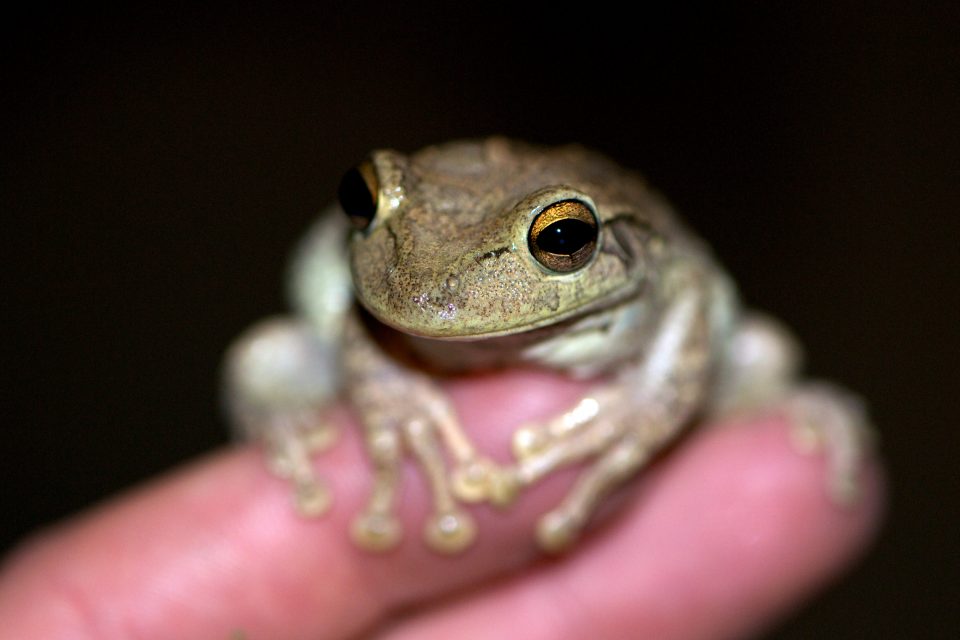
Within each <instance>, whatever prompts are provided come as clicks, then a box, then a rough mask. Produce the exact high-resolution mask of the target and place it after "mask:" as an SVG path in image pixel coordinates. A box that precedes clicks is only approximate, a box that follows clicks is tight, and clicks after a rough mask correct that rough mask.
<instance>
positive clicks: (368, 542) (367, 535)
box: [350, 513, 403, 551]
mask: <svg viewBox="0 0 960 640" xmlns="http://www.w3.org/2000/svg"><path fill="white" fill-rule="evenodd" d="M350 535H351V537H352V538H353V541H354V542H355V543H356V544H357V545H358V546H359V547H361V548H363V549H366V550H368V551H389V550H390V549H393V548H394V547H396V546H397V545H398V544H400V540H401V539H402V538H403V528H402V527H401V525H400V521H399V520H397V518H395V517H393V516H392V515H390V514H384V513H363V514H361V515H359V516H357V518H356V519H355V520H354V521H353V526H352V527H351V529H350Z"/></svg>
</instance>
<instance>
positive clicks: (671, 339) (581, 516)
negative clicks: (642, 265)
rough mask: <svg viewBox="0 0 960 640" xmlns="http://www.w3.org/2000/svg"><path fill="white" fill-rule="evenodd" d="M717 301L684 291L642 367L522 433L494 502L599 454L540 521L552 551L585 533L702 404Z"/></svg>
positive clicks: (668, 312)
mask: <svg viewBox="0 0 960 640" xmlns="http://www.w3.org/2000/svg"><path fill="white" fill-rule="evenodd" d="M713 329H714V327H713V326H712V323H711V318H710V314H709V299H708V296H707V295H705V294H704V291H703V288H702V287H689V288H686V289H681V291H680V292H679V293H678V294H677V295H676V296H675V298H674V300H673V302H672V303H671V304H670V305H669V307H668V308H667V309H666V311H665V313H664V315H663V316H662V319H661V321H660V323H659V328H658V329H657V331H656V334H655V337H654V338H653V340H652V341H651V343H650V344H649V347H648V349H647V350H646V352H645V353H644V354H643V358H642V359H641V361H640V362H638V363H637V364H635V365H632V366H628V367H626V368H625V369H624V370H623V371H621V372H620V373H619V374H618V375H617V377H616V378H615V379H614V380H612V381H611V382H609V383H607V384H606V385H605V386H602V387H599V388H598V389H596V390H595V391H594V392H593V393H591V394H589V395H588V396H587V397H585V398H584V399H582V400H581V402H580V403H579V404H578V405H577V406H576V407H575V408H574V409H573V410H572V411H570V412H568V413H566V414H564V415H561V416H559V417H558V418H556V419H554V420H552V421H550V422H549V423H547V424H546V425H541V426H537V427H527V428H525V429H523V430H521V431H520V432H518V436H519V437H518V438H516V439H515V441H514V445H515V446H514V449H515V452H516V453H517V455H518V458H519V460H518V462H517V464H516V465H515V466H514V467H512V468H511V469H508V470H505V471H503V472H502V473H501V474H500V475H499V477H498V478H497V480H496V486H494V487H493V488H492V490H491V494H492V495H491V498H492V500H493V501H494V502H499V503H507V502H510V501H511V500H512V499H513V497H514V496H515V495H516V493H517V492H518V491H519V490H520V489H521V488H522V487H524V486H528V485H530V484H532V483H534V482H536V481H538V480H539V479H541V478H543V477H544V476H546V475H547V474H549V473H551V472H552V471H554V470H555V469H558V468H560V467H563V466H567V465H570V464H574V463H577V462H580V461H582V460H585V459H588V458H592V457H596V459H595V460H594V461H593V462H592V463H591V464H590V466H588V467H587V468H586V469H585V470H584V471H583V472H582V474H581V475H580V477H579V478H578V479H577V481H576V484H575V485H574V487H573V488H572V489H571V491H570V492H569V494H568V495H567V496H566V497H565V498H564V499H563V501H562V502H561V504H560V505H559V506H558V507H557V508H555V509H554V510H553V511H551V512H549V513H547V514H546V515H545V516H543V517H542V518H541V520H540V523H539V525H538V529H537V536H538V541H539V542H540V544H541V546H543V547H544V548H545V549H547V550H550V551H558V550H562V549H563V548H565V547H567V546H568V545H569V544H570V543H572V542H573V541H574V540H575V539H576V537H577V536H578V535H579V533H580V531H581V530H582V528H583V527H584V526H585V525H586V523H587V521H588V519H589V517H590V515H591V514H592V513H593V511H594V510H595V509H596V507H597V504H598V503H599V502H600V500H601V499H602V498H603V497H604V496H606V495H607V494H608V493H609V492H610V491H611V490H612V489H613V488H614V487H616V486H617V485H618V484H619V483H620V482H622V481H623V480H624V479H625V478H627V477H629V476H630V475H632V474H633V473H635V472H636V471H637V470H638V469H639V468H640V467H641V466H642V465H643V464H644V463H646V461H648V460H649V459H650V457H651V456H652V455H653V454H654V453H655V452H656V451H657V450H658V449H660V448H661V447H662V446H663V445H665V444H666V443H668V442H670V441H671V440H672V439H673V438H674V437H675V436H676V435H677V433H678V432H679V431H680V429H681V428H682V427H683V426H684V425H685V423H686V422H687V421H688V419H689V418H690V416H691V414H692V413H693V412H694V411H695V410H696V409H697V408H698V407H699V405H700V404H701V402H702V399H703V397H704V395H705V390H706V386H707V380H708V373H709V370H710V365H711V344H710V343H711V338H712V336H711V333H712V330H713Z"/></svg>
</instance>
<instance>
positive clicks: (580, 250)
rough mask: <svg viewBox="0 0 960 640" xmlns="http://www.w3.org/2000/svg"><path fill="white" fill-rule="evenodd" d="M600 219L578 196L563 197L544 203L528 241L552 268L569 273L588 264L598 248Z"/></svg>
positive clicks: (547, 265) (548, 266) (532, 248)
mask: <svg viewBox="0 0 960 640" xmlns="http://www.w3.org/2000/svg"><path fill="white" fill-rule="evenodd" d="M597 233H598V227H597V219H596V217H595V216H594V214H593V210H592V209H591V208H590V207H588V206H587V205H586V204H585V203H583V202H581V201H579V200H561V201H560V202H555V203H553V204H551V205H550V206H548V207H545V208H544V209H543V210H542V211H541V212H540V213H539V214H537V217H536V218H534V220H533V224H531V225H530V232H529V234H528V235H527V241H528V243H529V245H530V253H532V254H533V257H534V258H536V259H537V262H539V263H540V264H542V265H543V266H544V267H546V268H547V269H550V270H551V271H557V272H559V273H569V272H570V271H576V270H577V269H579V268H580V267H582V266H583V265H585V264H587V262H588V261H589V260H590V258H591V257H592V256H593V253H594V251H595V250H596V248H597Z"/></svg>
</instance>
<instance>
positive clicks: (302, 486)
mask: <svg viewBox="0 0 960 640" xmlns="http://www.w3.org/2000/svg"><path fill="white" fill-rule="evenodd" d="M266 422H267V423H269V424H268V428H267V429H265V430H264V439H265V441H266V443H265V444H266V449H267V465H268V467H269V468H270V470H271V471H272V472H273V473H274V474H276V475H277V476H279V477H281V478H285V479H288V480H290V482H291V483H292V484H293V489H294V492H293V499H294V504H295V505H296V508H297V511H298V512H299V513H301V514H302V515H304V516H308V517H317V516H321V515H323V514H324V513H326V512H327V511H328V510H329V508H330V504H331V494H330V489H329V487H327V485H326V483H325V482H323V481H322V480H321V479H320V478H318V477H317V476H316V474H315V472H314V470H313V465H312V464H311V460H310V458H311V456H312V455H313V454H316V453H319V452H321V451H324V450H326V449H328V448H329V447H330V446H331V445H332V444H333V443H334V442H335V441H336V439H337V433H338V432H337V430H336V429H335V428H334V427H333V426H332V425H331V424H330V423H329V422H327V421H325V420H322V419H318V416H317V413H316V412H315V411H290V412H285V413H277V414H274V415H272V416H270V417H269V418H267V419H266Z"/></svg>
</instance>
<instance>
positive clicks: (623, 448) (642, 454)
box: [537, 433, 650, 553]
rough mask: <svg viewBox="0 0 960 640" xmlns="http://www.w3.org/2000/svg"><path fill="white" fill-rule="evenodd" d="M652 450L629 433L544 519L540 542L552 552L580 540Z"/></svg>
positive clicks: (606, 452) (542, 519)
mask: <svg viewBox="0 0 960 640" xmlns="http://www.w3.org/2000/svg"><path fill="white" fill-rule="evenodd" d="M649 451H650V450H649V447H647V446H644V443H643V441H642V440H641V439H640V438H638V437H637V436H636V434H635V433H627V434H626V435H624V436H622V437H621V438H620V439H619V440H618V441H616V442H615V443H614V444H613V445H612V446H611V447H610V448H609V449H607V450H606V451H605V452H604V453H603V454H602V455H601V456H600V457H599V458H598V459H597V460H596V461H595V462H594V463H593V464H592V465H591V466H590V467H588V468H587V469H586V470H585V471H584V472H583V474H582V475H581V476H580V477H579V478H578V479H577V483H576V484H575V485H574V486H573V489H571V490H570V493H568V494H567V495H566V497H565V498H564V499H563V501H562V502H561V503H560V505H559V506H558V507H557V508H555V509H553V510H552V511H550V512H549V513H547V514H546V515H544V516H543V517H541V518H540V521H539V523H538V524H537V542H539V543H540V546H541V548H543V549H544V550H545V551H548V552H551V553H557V552H560V551H564V550H566V549H567V548H569V547H570V545H572V544H573V543H574V542H575V541H576V539H577V538H578V537H579V535H580V533H581V531H582V530H583V528H584V527H585V526H586V524H587V522H588V521H589V519H590V515H591V514H592V513H593V512H594V511H595V510H596V508H597V505H598V504H599V502H600V501H601V499H602V498H603V497H604V496H606V495H607V494H608V493H610V491H612V490H613V489H614V488H615V487H616V486H617V485H619V484H620V483H621V482H623V481H624V480H626V479H627V478H629V477H630V476H631V475H633V473H635V472H636V471H637V470H638V469H639V468H640V467H641V466H643V464H644V463H645V462H646V461H647V458H648V455H649Z"/></svg>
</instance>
